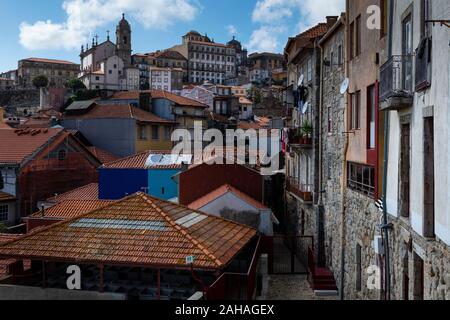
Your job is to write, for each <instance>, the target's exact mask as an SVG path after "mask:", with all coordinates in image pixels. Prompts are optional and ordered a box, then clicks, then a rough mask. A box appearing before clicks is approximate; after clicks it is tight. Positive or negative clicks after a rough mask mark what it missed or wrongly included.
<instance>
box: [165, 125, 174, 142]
mask: <svg viewBox="0 0 450 320" xmlns="http://www.w3.org/2000/svg"><path fill="white" fill-rule="evenodd" d="M171 137H172V128H171V127H164V139H165V140H170V139H171Z"/></svg>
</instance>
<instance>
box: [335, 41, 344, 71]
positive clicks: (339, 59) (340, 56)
mask: <svg viewBox="0 0 450 320" xmlns="http://www.w3.org/2000/svg"><path fill="white" fill-rule="evenodd" d="M342 56H343V55H342V46H341V45H340V46H338V57H337V58H338V61H337V64H338V65H339V66H341V65H342V64H343V63H344V62H343V61H342Z"/></svg>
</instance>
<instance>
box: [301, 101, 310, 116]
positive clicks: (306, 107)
mask: <svg viewBox="0 0 450 320" xmlns="http://www.w3.org/2000/svg"><path fill="white" fill-rule="evenodd" d="M308 107H309V102H306V103H305V104H304V105H303V108H302V114H305V113H306V111H308Z"/></svg>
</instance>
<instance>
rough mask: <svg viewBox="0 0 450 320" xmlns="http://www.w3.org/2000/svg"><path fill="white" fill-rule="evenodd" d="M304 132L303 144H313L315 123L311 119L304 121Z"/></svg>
mask: <svg viewBox="0 0 450 320" xmlns="http://www.w3.org/2000/svg"><path fill="white" fill-rule="evenodd" d="M302 132H303V137H302V144H311V143H312V133H313V125H312V123H311V122H310V121H308V120H305V121H304V122H303V127H302Z"/></svg>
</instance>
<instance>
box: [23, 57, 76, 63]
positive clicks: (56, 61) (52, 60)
mask: <svg viewBox="0 0 450 320" xmlns="http://www.w3.org/2000/svg"><path fill="white" fill-rule="evenodd" d="M21 61H31V62H44V63H55V64H69V65H77V64H76V63H73V62H70V61H66V60H55V59H44V58H28V59H23V60H21Z"/></svg>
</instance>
